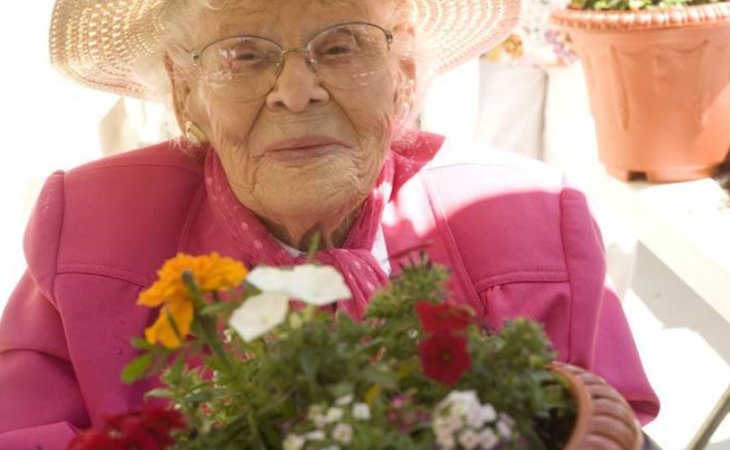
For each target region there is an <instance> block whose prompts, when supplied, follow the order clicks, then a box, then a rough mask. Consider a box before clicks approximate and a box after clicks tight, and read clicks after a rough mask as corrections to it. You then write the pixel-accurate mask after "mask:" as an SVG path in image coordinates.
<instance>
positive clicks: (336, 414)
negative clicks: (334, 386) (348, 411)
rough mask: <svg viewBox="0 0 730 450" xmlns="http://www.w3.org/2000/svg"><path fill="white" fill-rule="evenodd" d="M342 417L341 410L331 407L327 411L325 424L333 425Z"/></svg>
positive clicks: (342, 412)
mask: <svg viewBox="0 0 730 450" xmlns="http://www.w3.org/2000/svg"><path fill="white" fill-rule="evenodd" d="M343 415H344V411H343V410H342V408H336V407H334V406H333V407H332V408H330V409H328V410H327V423H333V422H337V421H338V420H340V419H342V416H343Z"/></svg>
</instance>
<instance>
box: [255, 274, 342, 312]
mask: <svg viewBox="0 0 730 450" xmlns="http://www.w3.org/2000/svg"><path fill="white" fill-rule="evenodd" d="M246 280H247V281H248V282H249V283H251V284H253V285H254V286H256V287H257V288H258V289H259V290H261V291H263V292H266V291H280V292H284V293H286V294H287V295H288V296H289V298H297V299H299V300H301V301H303V302H304V303H309V304H310V305H316V306H322V305H327V304H330V303H333V302H335V301H337V300H344V299H349V298H351V297H352V293H351V292H350V289H349V288H348V287H347V284H345V279H344V278H343V277H342V274H341V273H340V272H338V271H337V269H335V268H334V267H331V266H315V265H313V264H302V265H299V266H294V267H293V268H287V267H285V268H278V267H268V266H263V267H257V268H255V269H254V270H252V271H251V273H249V274H248V277H246Z"/></svg>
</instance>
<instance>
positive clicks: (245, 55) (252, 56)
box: [234, 52, 262, 62]
mask: <svg viewBox="0 0 730 450" xmlns="http://www.w3.org/2000/svg"><path fill="white" fill-rule="evenodd" d="M261 58H262V55H261V54H260V53H256V52H238V53H236V56H235V58H234V59H235V60H236V61H244V62H246V61H250V62H253V61H258V60H260V59H261Z"/></svg>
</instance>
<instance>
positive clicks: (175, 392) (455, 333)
mask: <svg viewBox="0 0 730 450" xmlns="http://www.w3.org/2000/svg"><path fill="white" fill-rule="evenodd" d="M159 273H160V275H161V278H160V280H159V281H158V282H157V283H155V284H154V285H153V286H152V287H150V288H149V289H148V290H147V291H144V292H143V293H142V294H141V295H140V303H142V304H144V305H146V306H150V307H160V314H159V316H158V320H157V321H156V322H155V323H154V324H153V325H152V326H150V327H149V328H148V329H147V330H146V332H145V338H144V339H136V340H135V341H134V345H135V346H136V347H137V348H139V349H140V350H141V354H140V356H138V357H137V358H136V359H134V360H133V361H132V362H130V363H129V365H128V366H127V368H126V369H125V371H124V373H123V379H125V380H126V381H128V382H133V381H134V380H136V379H139V378H140V377H141V376H143V375H145V374H147V375H154V376H157V374H158V372H159V371H160V370H161V368H162V367H163V366H165V365H167V367H166V368H164V369H162V372H161V381H162V387H161V388H158V389H155V390H153V391H151V392H149V393H148V396H150V397H162V398H164V399H166V400H167V401H168V402H169V405H171V406H172V408H169V407H164V406H163V407H160V406H152V405H146V406H144V407H143V408H141V409H140V410H137V411H132V412H130V413H128V414H123V415H121V416H116V417H111V418H109V419H108V420H107V421H106V424H105V425H104V426H103V427H101V428H96V429H92V430H88V431H85V432H83V433H81V434H80V435H79V436H78V437H77V439H76V440H75V441H73V442H72V443H71V444H70V446H69V450H110V449H113V450H133V449H137V450H139V449H150V450H164V449H175V450H195V449H209V448H215V449H219V450H224V449H237V450H239V449H243V450H247V449H251V450H259V449H283V450H307V449H309V450H317V449H318V450H325V449H326V450H335V449H339V450H346V449H349V450H366V449H367V450H377V449H382V450H386V449H388V450H391V449H392V450H409V449H410V450H431V449H433V450H436V449H453V450H456V449H482V450H493V449H494V450H496V449H500V450H507V449H520V450H522V449H527V448H529V449H533V450H538V449H560V448H563V449H566V450H579V449H585V448H593V449H596V450H601V449H602V448H604V447H601V445H604V446H605V448H606V450H608V449H615V448H618V449H622V450H639V449H640V448H641V444H642V435H641V433H640V430H639V427H638V423H637V422H636V420H635V418H634V415H633V413H632V411H631V409H630V407H629V406H628V404H627V403H626V401H625V400H623V398H622V397H621V396H620V395H619V394H618V393H617V392H616V391H615V390H614V389H613V388H611V387H610V386H609V385H608V384H606V383H605V382H604V381H603V380H602V379H600V378H598V377H596V376H595V375H592V374H591V373H589V372H587V371H585V370H582V369H579V368H576V367H572V366H569V365H564V364H557V363H554V362H553V359H554V354H553V352H552V350H551V349H550V346H549V345H548V341H547V338H546V337H545V335H544V333H543V332H542V329H541V328H540V327H539V326H538V325H536V324H535V323H532V322H529V321H526V320H517V321H514V322H511V323H508V324H506V325H505V327H504V328H503V329H502V330H500V331H499V332H494V331H491V330H485V329H484V327H483V326H480V324H479V323H477V321H476V320H475V316H474V315H473V313H472V312H471V310H470V309H469V308H468V307H466V306H462V305H459V304H456V303H451V302H445V301H444V299H445V298H446V293H445V291H444V289H443V286H444V281H445V280H446V278H447V274H446V271H445V270H444V269H442V268H440V267H437V266H434V265H432V264H431V263H429V262H428V261H427V260H425V259H424V258H421V259H419V260H415V261H412V262H411V263H410V264H408V265H406V266H404V267H403V268H402V273H401V275H400V276H398V277H396V278H394V279H393V280H391V283H390V285H389V286H388V287H387V289H385V290H383V291H381V292H380V293H378V294H376V297H375V298H374V299H373V301H372V303H371V304H370V306H369V308H368V311H367V314H366V316H365V318H364V320H363V321H355V320H353V319H351V318H349V316H347V315H346V314H344V313H338V314H337V315H336V316H335V317H334V320H333V316H332V314H331V310H329V311H328V310H327V308H328V305H329V304H330V303H332V302H334V301H335V300H336V299H342V298H347V296H348V295H349V291H348V289H347V287H346V285H345V284H344V280H343V278H342V276H341V275H340V274H339V273H338V272H336V271H335V270H334V269H333V268H331V267H326V266H313V265H302V266H296V267H293V268H283V269H280V268H273V267H260V268H256V269H254V270H253V271H251V272H250V273H247V271H246V269H245V268H243V266H241V265H240V264H238V263H236V262H235V261H233V260H230V259H228V258H220V257H219V256H217V255H215V254H214V255H211V256H204V257H189V256H186V255H178V256H177V257H176V258H174V259H173V260H171V261H169V262H168V263H166V264H165V266H163V268H162V269H161V270H160V272H159ZM290 298H297V299H299V300H298V301H297V302H290ZM601 443H603V444H601Z"/></svg>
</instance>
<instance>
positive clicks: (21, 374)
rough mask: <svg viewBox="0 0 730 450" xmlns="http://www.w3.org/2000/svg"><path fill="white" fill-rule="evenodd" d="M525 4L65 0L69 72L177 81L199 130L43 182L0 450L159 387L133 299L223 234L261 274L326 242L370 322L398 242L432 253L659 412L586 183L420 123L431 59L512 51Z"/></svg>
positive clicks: (12, 340) (99, 79)
mask: <svg viewBox="0 0 730 450" xmlns="http://www.w3.org/2000/svg"><path fill="white" fill-rule="evenodd" d="M518 9H519V8H518V4H517V1H516V0H486V1H485V0H458V1H457V0H228V1H216V0H208V1H204V0H119V1H114V2H110V1H96V0H57V2H56V6H55V11H54V15H53V20H52V26H51V50H52V59H53V62H54V63H55V65H56V66H57V67H59V68H60V69H61V70H62V71H63V72H65V73H66V74H67V75H69V76H71V77H72V78H74V79H76V80H78V81H80V82H82V83H84V84H87V85H89V86H92V87H94V88H99V89H105V90H109V91H113V92H118V93H121V94H124V95H131V96H137V97H143V98H152V97H155V96H157V97H159V96H168V97H169V99H171V100H172V105H173V107H174V111H175V114H176V117H177V120H178V122H179V125H180V127H181V129H182V130H183V133H184V135H185V137H186V139H181V140H175V141H171V142H163V143H161V144H158V145H155V146H153V147H150V148H145V149H141V150H137V151H132V152H128V153H125V154H121V155H118V156H115V157H110V158H106V159H103V160H100V161H97V162H93V163H91V164H87V165H84V166H82V167H79V168H77V169H74V170H71V171H69V172H67V173H63V172H57V173H55V174H53V175H52V176H51V177H50V178H49V179H48V181H47V182H46V184H45V187H44V188H43V191H42V193H41V195H40V198H39V200H38V203H37V206H36V208H35V211H34V213H33V215H32V217H31V219H30V223H29V225H28V228H27V232H26V237H25V251H26V257H27V262H28V269H27V272H26V274H25V276H24V277H23V278H22V280H21V281H20V283H19V285H18V287H17V289H16V290H15V291H14V293H13V295H12V298H11V299H10V301H9V303H8V305H7V308H6V311H5V313H4V316H3V319H2V324H1V325H0V448H2V449H3V450H12V449H26V448H27V449H31V448H43V449H56V448H62V447H63V446H64V444H65V443H66V442H67V441H68V440H69V439H70V438H71V437H72V436H73V435H74V433H75V431H76V430H78V429H82V428H85V427H88V426H90V425H92V424H95V423H98V422H99V421H100V418H101V417H103V416H105V415H108V414H111V413H116V412H120V411H124V410H127V409H129V408H132V407H135V406H136V405H138V404H139V403H140V402H141V401H142V395H143V393H144V392H145V391H146V390H147V389H149V388H150V386H151V385H150V384H144V383H141V384H137V385H133V386H126V385H123V384H121V383H120V381H119V373H120V369H121V368H122V367H123V365H124V364H125V363H126V362H128V361H129V360H130V359H131V358H132V357H133V356H134V350H133V349H132V348H131V347H130V344H129V342H130V338H131V337H133V336H138V335H140V334H141V333H142V331H143V330H144V329H145V327H147V326H148V325H149V324H150V322H151V321H152V320H153V314H154V312H151V311H149V310H148V309H146V308H141V307H138V306H136V304H135V300H136V297H137V295H138V293H139V292H140V290H141V289H143V288H145V287H146V286H149V285H150V284H151V282H152V281H153V279H154V278H155V270H156V269H157V268H158V267H159V266H160V265H161V264H162V262H163V261H164V260H165V259H167V258H169V257H171V256H173V255H175V254H176V253H177V252H186V253H191V254H201V253H209V252H211V251H217V252H219V253H221V254H224V255H227V256H230V257H233V258H236V259H239V260H242V261H244V262H245V263H246V264H247V265H248V266H249V267H250V266H255V265H257V264H269V265H291V264H295V263H297V262H298V261H300V260H301V255H302V251H303V250H305V249H307V248H308V246H309V245H310V243H311V242H312V239H313V237H314V236H315V235H317V236H320V237H321V240H320V249H319V251H318V253H317V256H316V257H317V259H318V260H319V261H321V262H322V263H325V264H331V265H334V266H335V267H336V268H337V269H339V270H340V271H341V272H342V273H343V274H344V275H345V278H346V280H347V282H348V284H349V285H350V288H351V290H352V292H353V296H354V301H349V302H342V303H341V304H340V305H339V306H338V307H340V308H342V309H344V310H345V311H346V312H347V313H349V314H351V315H352V316H354V317H360V316H361V315H362V314H363V311H364V309H365V307H366V305H367V303H368V300H369V298H370V296H371V294H372V293H373V291H374V290H375V289H377V288H378V287H379V286H381V285H382V284H383V283H385V282H386V281H387V279H388V276H389V275H390V274H393V273H394V272H395V271H396V270H397V267H396V266H397V265H396V264H392V263H393V261H392V260H391V256H392V255H398V254H402V253H403V252H405V251H407V250H409V249H415V248H419V249H421V248H422V249H425V251H426V252H427V253H428V255H429V257H430V258H431V260H433V261H435V262H438V263H442V264H444V265H447V266H448V267H450V268H451V270H452V273H453V276H452V280H451V282H450V283H451V284H450V286H449V287H450V289H451V291H452V292H453V296H454V299H455V301H460V302H464V303H467V304H469V305H471V306H472V307H473V308H474V309H475V310H476V311H477V312H478V314H479V315H480V318H481V320H482V321H483V323H484V324H485V326H489V327H493V328H498V327H500V324H501V323H502V322H503V321H504V320H505V319H508V318H512V317H516V316H525V317H529V318H532V319H534V320H537V321H540V322H541V323H543V324H544V326H545V328H546V330H547V332H548V334H549V336H550V338H551V339H552V342H553V344H554V346H555V348H556V349H557V351H558V354H559V358H560V359H561V360H563V361H568V362H570V363H573V364H576V365H580V366H583V367H586V368H588V369H590V370H592V371H594V372H595V373H597V374H600V375H601V376H603V377H605V378H606V379H607V380H608V381H609V382H610V383H611V384H613V385H614V386H615V387H616V388H617V389H618V390H619V391H620V392H621V393H622V394H623V395H624V396H625V397H626V399H627V400H628V401H629V402H630V404H631V405H632V406H633V408H634V409H635V411H636V412H637V414H638V416H639V418H640V419H641V420H642V421H648V420H650V419H651V418H652V417H654V416H655V415H656V414H657V411H658V401H657V398H656V396H655V395H654V393H653V391H652V389H651V387H650V386H649V383H648V382H647V379H646V377H645V375H644V371H643V369H642V366H641V363H640V360H639V357H638V355H637V351H636V348H635V345H634V342H633V340H632V337H631V334H630V331H629V328H628V326H627V323H626V320H625V318H624V315H623V313H622V310H621V306H620V304H619V302H618V300H617V298H616V296H615V295H614V294H613V293H612V292H611V291H610V290H609V289H607V288H606V287H605V286H604V277H605V274H604V261H603V253H602V249H601V239H600V236H599V233H598V230H597V229H596V226H595V224H594V222H593V221H592V219H591V216H590V214H589V212H588V209H587V207H586V202H585V200H584V198H583V196H582V195H581V194H580V193H579V192H577V191H576V190H575V189H572V188H571V187H569V186H567V185H565V184H564V182H563V180H562V178H561V177H560V176H559V175H557V174H554V173H552V172H550V171H549V170H547V169H546V168H544V167H542V166H540V165H538V163H533V162H527V161H525V160H522V159H518V158H517V157H508V156H506V155H503V154H500V153H496V152H495V153H490V154H489V155H485V156H484V157H482V158H481V159H479V160H476V161H472V162H463V161H459V158H456V157H455V155H458V154H459V153H463V152H462V150H466V149H459V148H448V147H449V146H450V144H449V143H445V142H444V139H443V138H441V137H439V136H434V135H429V134H426V133H422V132H417V131H415V130H411V129H409V128H408V124H409V123H411V122H412V120H410V119H412V118H413V117H415V115H416V113H417V111H418V104H419V99H420V98H421V97H422V94H423V91H424V88H425V86H426V85H427V81H428V78H429V74H430V73H433V72H438V71H444V70H446V69H448V68H450V67H453V66H454V65H457V64H459V63H460V62H462V61H464V60H465V59H466V58H469V57H472V56H475V55H477V54H479V53H481V52H483V51H484V50H486V49H488V48H490V47H491V46H493V45H494V44H495V43H497V42H498V41H499V40H500V39H502V38H503V37H504V36H505V35H506V34H507V33H508V32H509V29H510V27H511V26H512V25H513V24H514V22H515V19H516V17H517V14H518ZM429 62H431V63H432V64H429ZM161 80H164V83H162V85H164V86H167V90H165V89H164V88H162V87H161V84H160V83H159V81H161ZM454 114H458V111H454ZM68 144H71V143H68ZM437 152H442V153H444V156H445V159H443V158H440V161H441V163H436V162H433V161H432V159H433V158H434V156H435V155H436V153H437ZM389 255H391V256H389ZM150 383H152V382H150Z"/></svg>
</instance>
